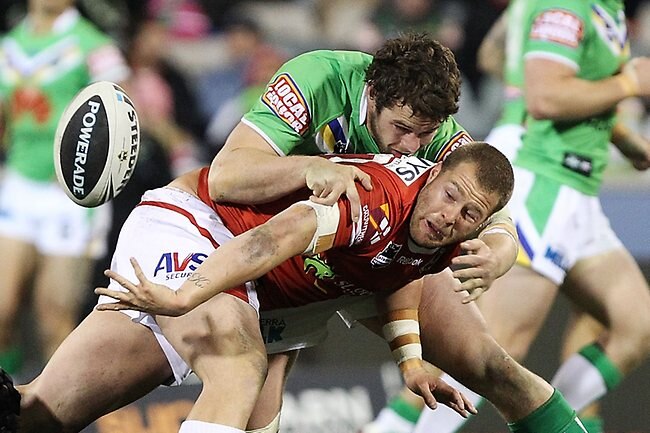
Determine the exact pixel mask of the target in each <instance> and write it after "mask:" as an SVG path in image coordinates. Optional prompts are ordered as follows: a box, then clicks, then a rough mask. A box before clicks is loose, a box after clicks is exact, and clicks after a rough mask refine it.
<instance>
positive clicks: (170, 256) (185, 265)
mask: <svg viewBox="0 0 650 433" xmlns="http://www.w3.org/2000/svg"><path fill="white" fill-rule="evenodd" d="M207 257H208V255H207V254H204V253H189V254H188V255H187V256H185V258H184V259H182V260H180V258H179V255H178V252H173V253H164V254H163V255H162V256H160V260H158V264H157V265H156V269H155V270H154V272H153V276H154V277H157V276H158V273H159V272H164V273H165V274H166V275H165V280H175V279H177V278H183V279H184V278H187V277H189V276H190V275H192V273H194V271H196V268H198V267H199V265H200V264H201V263H203V261H204V260H205V259H206V258H207Z"/></svg>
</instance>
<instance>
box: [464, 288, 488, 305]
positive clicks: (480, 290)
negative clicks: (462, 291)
mask: <svg viewBox="0 0 650 433" xmlns="http://www.w3.org/2000/svg"><path fill="white" fill-rule="evenodd" d="M485 290H486V289H485V288H483V287H480V288H478V289H475V290H472V291H471V292H470V294H469V295H468V296H466V297H464V298H463V300H462V301H461V302H462V303H463V304H469V303H470V302H474V301H476V300H477V299H478V298H480V297H481V295H482V294H483V293H485Z"/></svg>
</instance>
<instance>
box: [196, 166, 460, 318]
mask: <svg viewBox="0 0 650 433" xmlns="http://www.w3.org/2000/svg"><path fill="white" fill-rule="evenodd" d="M330 159H332V160H334V161H336V162H338V163H343V164H355V165H357V166H358V167H359V168H360V169H362V170H363V171H365V172H366V173H368V174H369V175H370V176H371V177H372V182H373V189H372V191H366V190H365V189H364V188H363V187H361V186H358V187H357V189H358V191H359V194H360V198H361V207H362V212H361V218H360V219H359V221H358V222H357V223H353V222H352V219H351V217H350V203H349V202H348V200H347V199H346V198H345V197H342V198H341V199H340V200H339V201H338V207H339V210H340V215H341V217H340V220H339V226H338V229H337V232H336V237H335V241H334V246H333V248H331V249H329V250H328V251H325V252H322V253H320V254H317V255H315V256H298V257H293V258H291V259H289V260H287V261H286V262H284V263H282V264H281V265H280V266H278V267H277V268H275V269H274V270H272V271H271V272H269V273H268V274H266V275H265V276H263V277H262V278H260V279H259V280H258V282H259V287H258V289H257V296H258V299H259V301H260V310H268V309H276V308H287V307H296V306H301V305H305V304H309V303H312V302H318V301H323V300H326V299H332V298H337V297H340V296H346V295H364V294H368V293H372V292H377V291H382V290H397V289H399V288H400V287H402V286H404V285H405V284H407V283H408V282H410V281H413V280H416V279H418V278H420V277H421V276H422V275H425V274H431V273H436V272H439V271H440V270H442V269H444V268H445V267H447V266H448V265H449V261H450V260H451V258H452V257H454V256H456V255H457V254H458V253H459V251H460V250H459V247H458V244H457V243H455V244H453V245H450V246H447V247H443V248H435V249H424V248H422V247H419V246H417V245H415V244H414V243H413V242H412V241H411V240H410V238H409V233H408V230H409V217H410V215H411V212H412V210H413V207H414V205H415V201H416V198H417V195H418V193H419V191H420V189H421V188H422V187H423V186H424V184H425V183H426V180H427V178H428V176H429V170H430V169H431V167H433V163H432V162H430V161H427V160H424V159H420V158H417V157H402V158H396V157H394V156H391V155H342V156H337V157H334V158H330ZM309 195H310V191H309V190H307V189H305V190H301V191H297V192H296V193H294V194H291V195H289V196H287V197H284V198H282V199H280V200H277V201H274V202H272V203H268V204H263V205H254V206H253V205H237V204H215V203H213V202H209V196H208V193H207V169H206V170H204V171H203V172H202V173H201V179H200V182H199V196H200V197H201V199H202V200H203V201H204V202H206V203H208V204H209V205H210V206H212V208H213V209H215V211H216V212H217V214H218V215H219V216H220V217H221V219H222V220H223V222H224V224H225V225H226V227H227V228H228V229H229V230H230V231H232V232H233V234H235V235H238V234H240V233H243V232H245V231H246V230H249V229H251V228H253V227H255V226H258V225H260V224H263V223H264V222H265V221H268V220H269V219H270V218H271V217H272V216H273V215H276V214H277V213H279V212H281V211H282V210H283V209H286V208H287V207H289V206H290V205H292V204H293V203H295V202H297V201H300V200H307V199H308V198H309Z"/></svg>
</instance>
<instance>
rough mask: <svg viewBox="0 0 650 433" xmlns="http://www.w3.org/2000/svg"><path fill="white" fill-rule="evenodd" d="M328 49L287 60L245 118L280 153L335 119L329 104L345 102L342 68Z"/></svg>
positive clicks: (291, 149) (288, 150) (287, 152)
mask: <svg viewBox="0 0 650 433" xmlns="http://www.w3.org/2000/svg"><path fill="white" fill-rule="evenodd" d="M326 53H327V52H325V51H314V52H309V53H305V54H302V55H300V56H298V57H295V58H293V59H291V60H289V61H288V62H286V63H285V64H284V65H283V66H282V67H281V68H280V69H279V70H278V71H277V72H276V74H275V76H274V77H273V78H272V79H271V81H270V82H269V84H268V85H267V87H266V90H265V91H264V93H263V94H262V96H261V97H260V98H259V99H258V101H257V102H256V104H255V105H254V106H253V108H252V109H251V110H250V111H249V112H248V113H246V114H245V115H244V117H243V119H242V120H243V122H244V123H246V124H247V125H248V126H250V127H251V128H253V129H254V130H255V131H257V132H258V133H259V134H260V135H261V136H262V137H264V139H265V140H266V141H267V142H268V143H269V145H271V146H272V147H273V148H274V149H275V151H276V152H277V153H278V154H279V155H282V156H284V155H288V154H289V153H291V152H292V151H293V150H294V149H295V148H296V147H298V145H300V144H302V143H303V141H305V139H306V138H307V137H310V136H313V135H314V134H315V131H316V130H317V129H318V128H319V127H320V126H321V124H324V123H326V122H329V121H330V120H332V116H334V115H333V114H331V113H330V111H332V109H331V108H329V106H330V105H331V106H332V107H334V106H338V105H340V104H341V99H342V95H341V90H340V88H341V83H340V80H341V77H340V71H339V70H338V68H337V66H336V62H332V61H331V58H328V57H327V55H326ZM332 113H334V111H332ZM334 117H335V116H334Z"/></svg>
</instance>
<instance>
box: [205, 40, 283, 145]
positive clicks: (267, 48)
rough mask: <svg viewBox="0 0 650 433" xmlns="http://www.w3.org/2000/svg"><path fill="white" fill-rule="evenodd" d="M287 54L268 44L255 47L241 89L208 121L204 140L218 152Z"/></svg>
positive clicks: (244, 73) (246, 66)
mask: <svg viewBox="0 0 650 433" xmlns="http://www.w3.org/2000/svg"><path fill="white" fill-rule="evenodd" d="M287 59H288V56H287V55H286V54H285V53H283V52H281V51H280V50H278V49H277V48H274V47H273V46H271V45H261V46H259V47H257V48H256V49H255V51H254V52H253V53H252V55H251V56H250V58H249V59H248V61H247V63H246V65H245V66H244V69H243V82H244V85H243V87H242V89H241V90H240V92H239V93H238V94H237V95H235V96H233V97H232V98H230V99H228V100H227V101H225V102H224V103H223V104H222V105H221V107H220V108H219V110H218V111H217V112H216V114H215V115H214V116H213V117H212V119H211V120H210V123H209V125H208V128H207V130H206V140H207V142H208V144H209V145H210V147H211V148H212V149H213V150H214V153H216V152H218V151H219V149H221V147H222V146H223V144H224V143H225V141H226V138H227V137H228V135H229V134H230V132H231V131H232V129H233V128H234V127H235V126H236V125H237V123H238V122H239V121H240V120H241V117H242V116H243V115H244V113H246V112H247V111H248V110H249V109H250V108H251V107H253V105H254V104H255V102H256V101H257V100H258V99H259V97H260V96H261V95H262V93H263V92H264V90H265V89H266V85H267V84H268V82H269V81H270V79H271V77H273V74H274V73H275V72H276V71H277V70H278V69H279V68H280V66H282V63H284V62H285V61H286V60H287Z"/></svg>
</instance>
